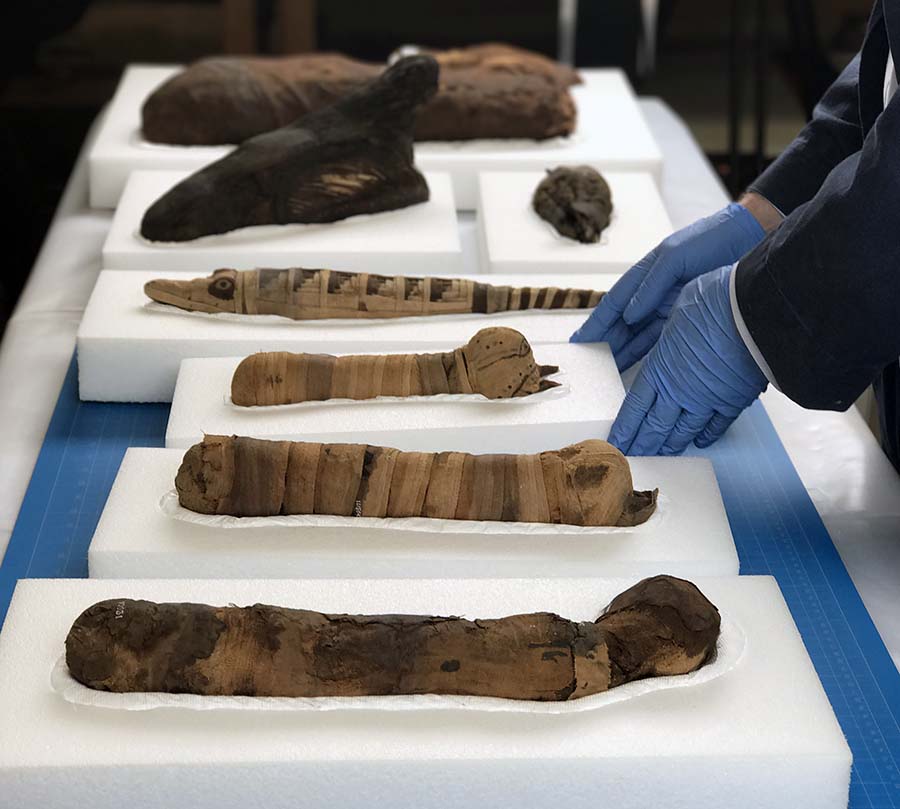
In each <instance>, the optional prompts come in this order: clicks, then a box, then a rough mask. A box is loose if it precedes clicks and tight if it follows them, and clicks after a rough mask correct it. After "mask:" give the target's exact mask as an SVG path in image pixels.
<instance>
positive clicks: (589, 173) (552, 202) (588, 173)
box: [531, 166, 613, 243]
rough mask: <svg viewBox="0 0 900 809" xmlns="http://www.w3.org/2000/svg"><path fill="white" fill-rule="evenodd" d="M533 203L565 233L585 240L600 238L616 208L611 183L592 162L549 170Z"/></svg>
mask: <svg viewBox="0 0 900 809" xmlns="http://www.w3.org/2000/svg"><path fill="white" fill-rule="evenodd" d="M531 204H532V207H533V208H534V210H535V213H537V215H538V216H540V217H541V219H544V220H546V221H547V222H549V223H550V224H551V225H553V227H554V228H555V230H556V232H557V233H559V234H560V235H561V236H565V237H566V238H568V239H575V240H576V241H579V242H585V243H591V242H597V241H599V240H600V234H601V233H602V232H603V231H604V230H605V229H606V228H607V227H608V226H609V222H610V218H611V217H612V210H613V202H612V192H611V191H610V190H609V185H608V184H607V182H606V180H605V179H603V175H602V174H600V172H599V171H597V170H596V169H595V168H592V167H591V166H560V167H559V168H556V169H553V171H548V172H547V176H546V177H544V179H543V180H541V182H540V184H539V185H538V187H537V188H536V189H535V191H534V196H533V197H532V200H531Z"/></svg>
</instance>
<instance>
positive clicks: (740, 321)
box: [728, 262, 781, 390]
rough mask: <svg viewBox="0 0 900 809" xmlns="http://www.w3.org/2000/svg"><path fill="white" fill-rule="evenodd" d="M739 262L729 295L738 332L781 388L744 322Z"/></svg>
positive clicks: (754, 357) (770, 380) (733, 273)
mask: <svg viewBox="0 0 900 809" xmlns="http://www.w3.org/2000/svg"><path fill="white" fill-rule="evenodd" d="M738 263H739V262H738ZM738 263H735V265H734V266H733V267H732V268H731V276H730V277H729V279H728V297H729V299H730V301H731V314H732V316H733V317H734V324H735V326H737V330H738V334H739V335H740V336H741V340H743V341H744V345H745V346H747V350H748V351H749V352H750V356H751V357H753V361H754V362H755V363H756V364H757V365H758V366H759V370H760V371H762V372H763V374H764V375H765V377H766V379H768V380H769V382H770V383H771V384H772V385H773V386H774V387H775V388H777V389H778V390H781V388H779V387H778V382H776V381H775V374H773V373H772V369H771V368H770V367H769V363H767V362H766V360H765V357H763V355H762V352H761V351H760V350H759V346H757V345H756V341H755V340H754V339H753V336H752V335H751V334H750V330H749V329H748V328H747V324H746V323H745V322H744V316H743V315H742V314H741V310H740V308H739V307H738V302H737V285H736V284H737V282H736V280H735V279H736V278H737V268H738Z"/></svg>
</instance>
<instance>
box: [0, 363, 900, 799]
mask: <svg viewBox="0 0 900 809" xmlns="http://www.w3.org/2000/svg"><path fill="white" fill-rule="evenodd" d="M168 414H169V406H168V405H127V404H126V405H122V404H99V403H92V402H80V401H79V400H78V380H77V371H76V366H75V362H74V361H73V363H72V366H71V367H70V368H69V372H68V374H67V376H66V380H65V383H64V384H63V388H62V392H61V393H60V396H59V401H58V402H57V405H56V410H55V411H54V414H53V419H52V420H51V422H50V427H49V429H48V431H47V436H46V438H45V439H44V445H43V447H42V449H41V453H40V456H39V457H38V461H37V464H36V466H35V469H34V474H33V476H32V478H31V483H30V485H29V487H28V491H27V493H26V495H25V500H24V503H23V505H22V511H21V514H20V515H19V520H18V522H17V523H16V528H15V531H14V532H13V535H12V538H11V539H10V543H9V549H8V551H7V553H6V558H5V559H4V561H3V564H2V566H0V620H2V619H3V617H4V616H5V615H6V610H7V607H8V606H9V599H10V597H11V595H12V591H13V588H14V587H15V583H16V581H17V580H18V579H20V578H25V577H30V578H45V577H81V576H86V575H87V548H88V545H89V544H90V540H91V536H92V535H93V532H94V528H95V526H96V524H97V520H98V519H99V517H100V512H101V511H102V509H103V504H104V503H105V501H106V497H107V495H108V493H109V489H110V487H111V486H112V482H113V479H114V478H115V474H116V471H117V469H118V467H119V463H120V462H121V459H122V456H123V455H124V453H125V450H126V449H127V448H128V447H130V446H145V447H161V446H163V444H164V439H165V432H166V421H167V420H168ZM694 454H698V455H699V454H702V455H705V456H706V457H708V458H710V459H711V460H712V462H713V464H714V465H715V468H716V474H717V476H718V479H719V486H720V488H721V490H722V496H723V498H724V500H725V508H726V510H727V512H728V519H729V520H730V522H731V528H732V531H733V533H734V539H735V544H736V545H737V550H738V555H739V556H740V560H741V572H742V573H744V574H768V575H772V576H774V577H775V578H776V579H777V580H778V583H779V585H780V586H781V590H782V592H783V593H784V596H785V599H786V600H787V603H788V606H789V607H790V609H791V613H792V614H793V616H794V620H795V621H796V623H797V626H798V628H799V629H800V633H801V634H802V636H803V640H804V642H805V643H806V648H807V649H808V650H809V654H810V657H811V658H812V661H813V663H814V664H815V667H816V671H817V672H818V673H819V677H820V678H821V680H822V684H823V685H824V687H825V691H826V692H827V694H828V697H829V699H830V700H831V704H832V706H833V707H834V711H835V714H836V715H837V717H838V720H839V721H840V723H841V727H842V728H843V730H844V733H845V734H846V736H847V740H848V741H849V743H850V747H851V748H852V750H853V757H854V766H853V780H852V783H851V786H850V806H851V807H852V809H889V808H890V807H898V809H900V771H898V767H897V763H898V758H900V727H898V723H897V717H898V716H900V675H898V673H897V670H896V668H895V667H894V664H893V661H892V660H891V658H890V656H889V655H888V653H887V650H886V649H885V647H884V644H883V643H882V641H881V638H880V637H879V635H878V632H877V630H876V629H875V626H874V625H873V624H872V620H871V619H870V618H869V614H868V612H867V611H866V608H865V607H864V606H863V603H862V600H861V599H860V597H859V594H858V593H857V592H856V588H855V587H854V585H853V582H852V581H851V580H850V576H849V575H848V574H847V571H846V569H845V568H844V565H843V562H841V558H840V556H839V555H838V553H837V550H836V549H835V547H834V545H833V544H832V542H831V538H830V537H829V536H828V532H827V531H826V530H825V526H824V525H823V524H822V521H821V519H820V518H819V515H818V513H817V512H816V509H815V506H814V505H813V503H812V501H811V500H810V499H809V495H808V494H807V492H806V489H805V488H804V487H803V484H802V482H801V481H800V478H799V477H798V475H797V473H796V471H795V470H794V467H793V465H792V464H791V462H790V459H789V458H788V456H787V453H786V452H785V450H784V447H783V446H782V444H781V441H780V440H779V438H778V435H777V434H776V432H775V429H774V428H773V427H772V423H771V422H770V421H769V417H768V416H767V415H766V412H765V409H764V408H763V406H762V405H761V404H760V403H756V404H755V405H754V406H753V407H751V408H750V409H749V410H748V411H747V412H746V413H745V414H744V415H743V416H741V418H740V419H738V421H737V422H736V423H735V425H734V426H733V427H732V429H731V430H729V432H728V434H727V435H726V436H725V438H724V439H722V440H721V441H719V443H718V444H716V445H715V446H714V447H712V448H711V449H708V450H704V451H703V452H702V453H700V452H695V453H694ZM760 687H763V688H764V687H765V684H760Z"/></svg>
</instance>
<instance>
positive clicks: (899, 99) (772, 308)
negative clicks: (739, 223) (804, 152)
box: [735, 94, 900, 410]
mask: <svg viewBox="0 0 900 809" xmlns="http://www.w3.org/2000/svg"><path fill="white" fill-rule="evenodd" d="M735 289H736V295H737V304H738V308H739V309H740V312H741V314H742V315H743V318H744V321H745V323H746V326H747V328H748V330H749V332H750V335H751V336H752V337H753V339H754V341H755V342H756V344H757V347H758V348H759V350H760V352H761V353H762V355H763V357H764V358H765V360H766V362H767V363H768V364H769V367H770V369H771V370H772V373H773V374H774V376H775V380H776V382H777V383H778V386H779V387H780V388H781V389H782V390H783V391H784V392H785V393H786V394H787V395H788V396H790V397H791V398H792V399H793V400H794V401H795V402H798V403H799V404H801V405H803V406H804V407H810V408H818V409H827V410H843V409H846V408H847V407H849V406H850V404H852V403H853V401H854V400H855V399H856V398H857V396H859V394H860V393H862V391H863V390H864V389H865V388H866V386H867V385H869V384H870V383H871V382H872V380H873V379H874V378H875V377H876V376H877V375H878V373H879V372H880V371H881V370H882V369H883V368H884V367H885V366H886V365H888V364H889V363H890V362H892V361H895V360H896V359H897V358H898V356H900V94H897V95H895V96H894V98H893V99H892V100H891V102H890V103H889V104H888V106H887V108H886V109H885V111H884V112H883V113H882V114H881V115H880V116H879V117H878V119H877V120H876V122H875V125H874V126H873V128H872V129H871V130H870V131H869V133H868V135H867V136H866V139H865V141H864V143H863V145H862V149H861V151H859V152H857V153H856V154H854V155H851V156H850V157H847V158H845V159H844V160H843V161H842V162H841V163H840V164H839V165H837V166H836V167H835V168H834V169H833V170H832V171H831V172H830V173H829V174H828V176H827V178H826V179H825V182H824V183H823V184H822V187H821V188H820V189H819V191H818V193H817V194H816V195H815V196H814V197H813V198H812V199H811V200H810V201H809V202H807V203H805V204H803V205H801V206H800V207H798V208H797V209H796V210H795V211H794V212H793V213H792V214H791V215H790V216H789V217H788V218H787V219H786V220H785V221H784V222H783V223H782V224H781V226H780V227H779V228H777V229H776V230H775V231H773V232H772V233H771V234H769V236H768V237H767V238H766V239H765V240H764V241H763V242H762V244H760V245H759V247H757V248H756V249H755V250H754V251H753V252H751V253H749V254H748V255H747V256H745V257H744V258H743V259H742V260H741V262H740V263H739V264H738V268H737V271H736V276H735Z"/></svg>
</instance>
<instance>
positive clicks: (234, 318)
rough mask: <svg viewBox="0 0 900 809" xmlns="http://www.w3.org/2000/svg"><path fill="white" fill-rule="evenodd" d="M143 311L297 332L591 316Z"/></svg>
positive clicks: (151, 304) (158, 307)
mask: <svg viewBox="0 0 900 809" xmlns="http://www.w3.org/2000/svg"><path fill="white" fill-rule="evenodd" d="M544 286H547V285H544ZM143 309H144V311H146V312H150V313H151V314H164V315H175V316H184V317H200V318H203V319H205V320H211V321H213V322H215V321H220V322H222V323H243V324H245V325H253V326H267V325H268V326H284V325H287V324H291V325H292V326H296V327H297V328H298V329H303V328H313V329H317V328H323V327H327V328H329V329H333V328H337V327H340V328H348V329H355V328H371V327H372V326H375V325H379V326H383V325H386V324H388V323H414V324H415V323H420V324H422V325H424V324H427V323H434V322H435V321H445V320H450V321H459V322H465V321H469V320H472V321H474V322H476V323H477V322H478V321H484V320H485V319H488V320H489V321H491V322H492V323H493V321H494V319H495V318H501V319H502V318H505V317H521V316H522V315H533V316H536V315H540V316H541V317H558V316H559V315H571V314H573V313H578V312H582V313H584V315H585V317H586V316H587V315H588V313H589V312H590V310H589V309H521V310H518V309H517V310H515V311H508V312H494V313H493V314H485V313H483V312H460V313H458V314H448V315H410V316H408V317H407V316H404V317H385V318H368V317H360V318H337V317H331V318H321V319H319V320H294V319H293V318H290V317H284V316H282V315H239V314H235V313H234V312H189V311H188V310H187V309H179V308H178V307H177V306H171V305H170V304H167V303H159V302H158V301H147V302H146V303H145V304H144V306H143Z"/></svg>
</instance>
